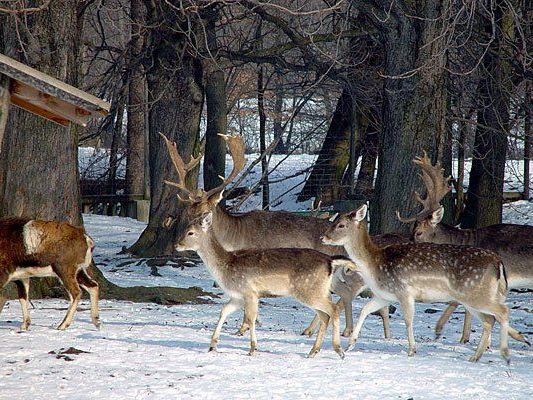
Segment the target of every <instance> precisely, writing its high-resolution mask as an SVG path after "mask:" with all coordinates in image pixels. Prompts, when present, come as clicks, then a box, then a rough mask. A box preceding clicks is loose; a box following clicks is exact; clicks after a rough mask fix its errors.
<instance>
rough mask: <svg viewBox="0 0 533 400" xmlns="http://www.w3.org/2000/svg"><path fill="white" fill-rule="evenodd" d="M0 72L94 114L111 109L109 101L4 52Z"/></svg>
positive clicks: (0, 59)
mask: <svg viewBox="0 0 533 400" xmlns="http://www.w3.org/2000/svg"><path fill="white" fill-rule="evenodd" d="M0 74H4V75H7V76H8V77H10V78H12V79H15V80H17V81H19V82H21V83H24V84H26V85H28V86H30V87H33V88H35V89H38V90H39V91H41V92H43V93H46V94H48V95H50V96H53V97H56V98H58V99H60V100H63V101H64V102H66V103H70V104H73V105H75V106H78V107H80V108H82V109H84V110H87V111H90V112H91V113H94V114H93V115H94V116H96V115H99V116H105V115H107V114H108V113H109V109H110V108H111V104H109V103H108V102H106V101H104V100H101V99H99V98H98V97H96V96H93V95H91V94H89V93H86V92H83V91H82V90H79V89H77V88H75V87H73V86H70V85H68V84H66V83H64V82H61V81H60V80H58V79H55V78H53V77H51V76H49V75H46V74H44V73H42V72H40V71H37V70H36V69H34V68H31V67H29V66H27V65H25V64H22V63H20V62H18V61H16V60H14V59H12V58H9V57H7V56H5V55H3V54H0Z"/></svg>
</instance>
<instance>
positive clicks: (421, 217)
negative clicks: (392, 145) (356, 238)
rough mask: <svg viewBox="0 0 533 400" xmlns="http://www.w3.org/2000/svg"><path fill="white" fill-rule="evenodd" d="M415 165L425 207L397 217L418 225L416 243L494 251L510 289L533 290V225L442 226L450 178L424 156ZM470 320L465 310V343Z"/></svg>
mask: <svg viewBox="0 0 533 400" xmlns="http://www.w3.org/2000/svg"><path fill="white" fill-rule="evenodd" d="M413 162H414V163H415V164H416V165H418V166H419V167H420V169H421V178H422V181H423V183H424V186H425V188H426V197H425V198H424V199H423V198H422V197H421V196H420V195H419V194H418V193H416V198H417V200H418V201H419V202H420V203H421V204H422V206H423V208H422V210H421V211H420V212H419V213H418V214H417V215H416V216H414V217H412V218H402V217H401V216H400V215H398V218H400V220H401V221H402V222H405V223H411V222H415V227H414V231H413V239H414V241H415V242H419V243H421V242H431V243H438V244H458V245H469V246H476V247H481V248H484V249H489V250H493V251H495V252H497V253H498V254H499V255H500V257H501V258H502V260H503V263H504V265H505V271H506V272H507V282H508V287H509V289H518V288H533V241H532V239H531V238H532V237H533V226H529V225H514V224H498V225H490V226H487V227H484V228H479V229H459V228H456V227H454V226H450V225H446V224H444V223H442V222H441V220H442V217H443V215H444V208H443V207H442V206H441V204H440V202H441V200H442V199H443V198H444V196H446V194H447V193H448V192H449V191H450V190H451V187H450V185H449V181H450V179H451V177H448V178H445V177H444V170H443V169H442V167H441V165H440V163H438V162H437V163H436V164H435V165H433V164H432V163H431V160H430V159H429V157H428V156H427V154H425V153H424V155H423V156H422V157H417V158H416V159H414V160H413ZM457 306H458V304H457V303H451V304H450V305H449V306H448V308H447V309H446V310H445V311H444V313H443V315H442V317H441V318H440V319H439V321H438V323H437V326H436V328H435V333H436V336H437V338H438V337H440V335H441V333H442V329H443V327H444V325H445V323H446V321H447V320H448V318H449V317H450V315H451V314H452V313H453V311H454V310H455V309H456V308H457ZM471 319H472V317H471V315H470V314H469V313H468V311H466V313H465V323H464V328H463V335H462V337H461V342H462V343H466V342H468V341H469V339H470V331H471Z"/></svg>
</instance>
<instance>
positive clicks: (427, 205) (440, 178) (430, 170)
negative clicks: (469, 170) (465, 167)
mask: <svg viewBox="0 0 533 400" xmlns="http://www.w3.org/2000/svg"><path fill="white" fill-rule="evenodd" d="M413 163H415V164H416V165H418V166H419V167H420V169H421V170H422V173H421V174H420V177H421V178H422V182H423V183H424V186H425V187H426V197H425V198H424V199H423V198H422V196H420V194H419V193H418V192H415V198H416V201H418V202H419V203H420V204H422V211H420V212H419V213H418V214H417V215H416V216H414V217H411V218H402V217H401V216H400V213H399V212H398V211H396V215H397V216H398V219H399V220H400V221H402V222H405V223H411V222H414V221H422V220H424V219H426V218H427V217H429V216H430V215H431V214H433V212H434V211H436V210H437V209H438V208H439V207H440V201H441V200H442V199H443V198H444V196H446V194H448V192H449V191H450V190H451V187H450V184H449V182H450V180H451V179H452V177H451V176H449V177H447V178H445V177H444V168H442V167H441V164H440V162H437V163H436V164H435V165H432V164H431V160H430V158H429V157H428V155H427V153H426V152H425V151H424V155H423V156H422V157H416V158H415V159H414V160H413Z"/></svg>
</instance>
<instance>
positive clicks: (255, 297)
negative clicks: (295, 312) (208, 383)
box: [176, 213, 355, 358]
mask: <svg viewBox="0 0 533 400" xmlns="http://www.w3.org/2000/svg"><path fill="white" fill-rule="evenodd" d="M176 250H178V251H184V250H193V251H196V252H197V253H198V255H199V256H200V257H201V259H202V261H203V262H204V263H205V265H206V266H207V268H208V269H209V272H210V273H211V275H213V277H214V278H215V280H216V281H217V283H218V284H219V286H220V287H221V288H222V290H224V292H225V293H226V294H227V295H228V296H229V297H230V300H229V301H228V302H227V303H226V304H225V305H224V306H223V307H222V311H221V312H220V318H219V320H218V323H217V326H216V328H215V331H214V332H213V336H212V338H211V344H210V347H209V351H212V350H215V349H216V346H217V342H218V338H219V336H220V331H221V329H222V325H223V324H224V322H225V320H226V318H227V317H228V315H230V314H231V313H233V312H234V311H236V310H238V309H239V308H241V307H242V306H244V319H245V322H246V324H247V325H249V326H250V353H249V354H250V355H252V354H253V353H254V352H255V351H256V348H257V338H256V333H255V324H256V319H257V309H258V301H259V298H261V297H294V298H295V299H296V300H298V301H300V302H301V303H303V304H304V305H306V306H308V307H310V308H311V309H313V310H314V311H315V312H316V313H317V314H318V315H319V317H320V320H321V325H320V329H319V331H318V334H317V337H316V340H315V343H314V345H313V348H312V349H311V351H310V352H309V357H314V356H315V355H316V353H318V351H319V350H320V347H321V345H322V340H323V338H324V334H325V332H326V329H327V326H328V323H329V321H330V320H332V325H333V348H334V350H335V351H336V352H337V354H339V356H340V357H341V358H343V357H344V352H343V351H342V349H341V346H340V331H339V310H338V308H337V306H336V305H335V304H333V303H332V301H331V299H330V286H331V279H332V276H333V271H334V269H335V268H336V267H340V266H342V267H345V268H348V269H353V268H355V265H354V264H353V263H352V262H351V261H349V260H348V259H346V258H344V257H342V258H334V257H330V256H328V255H325V254H322V253H320V252H318V251H315V250H311V249H288V248H278V249H260V250H259V249H256V250H239V251H226V250H224V248H223V247H222V246H221V244H220V243H219V242H218V240H217V238H216V236H215V234H214V232H213V229H212V213H208V214H207V215H205V216H204V217H202V218H199V219H197V220H196V221H193V222H191V223H190V225H189V226H188V227H187V229H186V230H185V233H184V235H183V236H182V237H181V238H180V239H179V241H178V244H177V245H176Z"/></svg>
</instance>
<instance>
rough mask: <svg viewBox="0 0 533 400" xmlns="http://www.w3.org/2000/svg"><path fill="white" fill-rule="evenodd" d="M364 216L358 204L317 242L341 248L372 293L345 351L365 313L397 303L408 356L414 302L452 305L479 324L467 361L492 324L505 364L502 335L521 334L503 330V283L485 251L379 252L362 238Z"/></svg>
mask: <svg viewBox="0 0 533 400" xmlns="http://www.w3.org/2000/svg"><path fill="white" fill-rule="evenodd" d="M366 214H367V206H366V205H363V206H361V207H360V208H358V209H357V210H356V211H353V212H351V213H348V214H345V215H343V216H341V217H338V218H337V220H336V221H335V222H334V224H333V226H331V227H330V228H329V229H328V230H327V231H326V233H325V234H324V237H323V241H324V243H329V244H335V245H342V246H344V248H345V249H346V251H347V252H348V254H349V256H350V259H352V261H354V262H355V264H356V266H357V271H358V272H359V273H360V274H361V275H362V277H363V279H364V281H365V283H366V284H367V285H368V286H369V288H370V289H371V290H372V292H373V293H374V298H373V299H372V300H371V301H370V302H368V303H367V304H366V305H365V306H364V307H363V309H362V310H361V314H360V316H359V319H358V321H357V324H356V326H355V329H354V332H353V334H352V336H351V337H350V340H349V346H348V349H350V348H351V347H353V346H354V344H355V342H356V340H357V338H358V336H359V332H360V330H361V327H362V325H363V322H364V320H365V318H366V317H367V316H368V314H369V313H371V312H373V311H375V310H377V309H379V308H382V307H384V306H387V305H389V304H391V303H392V302H399V303H400V307H401V309H402V311H403V315H404V320H405V325H406V327H407V337H408V341H409V352H408V355H409V356H413V355H414V354H415V353H416V347H415V338H414V333H413V318H414V307H415V302H417V301H419V302H449V301H455V302H457V303H460V304H463V305H464V306H465V307H466V308H467V309H468V310H469V311H470V312H472V313H473V314H474V315H476V316H477V317H478V318H479V319H480V320H481V321H482V322H483V334H482V336H481V340H480V341H479V344H478V347H477V349H476V352H475V354H474V355H473V356H472V357H471V359H470V360H471V361H478V360H479V359H480V357H481V356H482V355H483V353H484V352H485V350H486V349H487V345H488V341H489V338H490V333H491V330H492V326H493V325H494V320H496V321H498V323H499V324H500V326H501V328H500V353H501V356H502V357H503V358H504V360H506V361H507V362H509V348H508V333H509V332H511V331H512V332H513V334H514V335H516V336H520V337H521V335H520V334H519V333H518V332H516V331H514V330H513V329H512V328H509V322H508V318H509V309H508V308H507V306H506V305H505V304H504V303H505V299H506V295H507V280H506V273H505V268H504V265H503V263H502V261H501V259H500V257H499V256H498V255H497V254H496V253H495V252H493V251H490V250H485V249H480V248H475V247H470V246H459V245H438V244H433V243H408V244H398V245H391V246H387V247H384V248H379V247H377V246H376V245H375V244H374V242H373V240H372V238H371V237H370V235H369V234H368V226H367V222H366ZM521 338H522V339H523V337H521ZM523 340H525V339H523Z"/></svg>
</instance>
